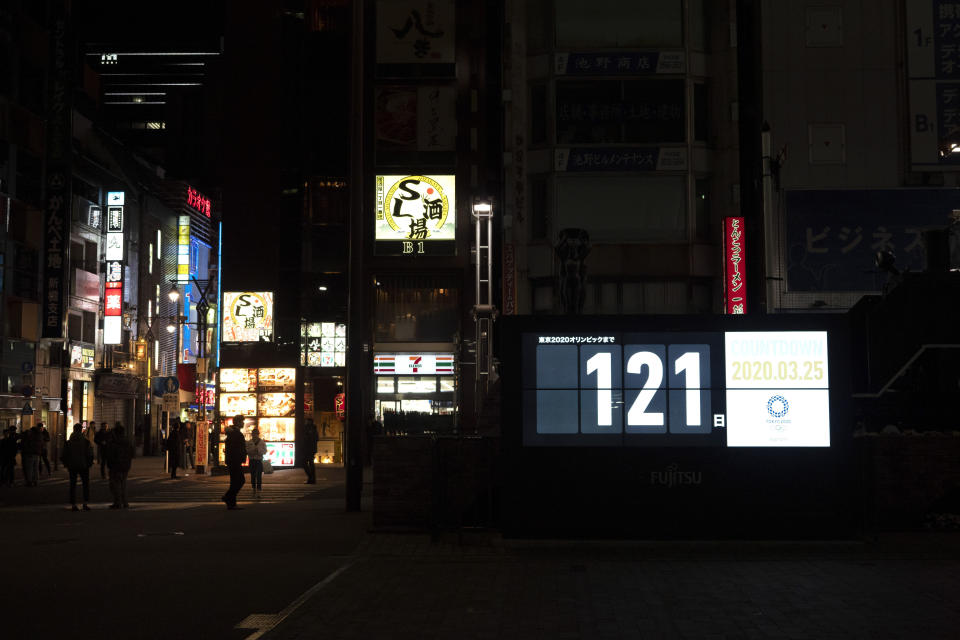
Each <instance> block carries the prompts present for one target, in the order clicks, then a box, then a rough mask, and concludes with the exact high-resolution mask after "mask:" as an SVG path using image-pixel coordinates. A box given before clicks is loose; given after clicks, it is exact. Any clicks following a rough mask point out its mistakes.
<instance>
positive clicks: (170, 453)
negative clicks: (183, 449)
mask: <svg viewBox="0 0 960 640" xmlns="http://www.w3.org/2000/svg"><path fill="white" fill-rule="evenodd" d="M180 444H181V442H180V422H179V421H178V420H177V419H176V418H174V419H173V421H172V422H171V423H170V432H169V433H168V434H167V468H168V469H169V470H170V479H171V480H176V479H177V467H179V466H180Z"/></svg>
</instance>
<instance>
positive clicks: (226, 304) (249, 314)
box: [223, 291, 273, 342]
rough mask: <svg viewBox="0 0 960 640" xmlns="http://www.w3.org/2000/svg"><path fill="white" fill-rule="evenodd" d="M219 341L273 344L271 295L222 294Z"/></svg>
mask: <svg viewBox="0 0 960 640" xmlns="http://www.w3.org/2000/svg"><path fill="white" fill-rule="evenodd" d="M223 342H273V292H272V291H225V292H224V293H223Z"/></svg>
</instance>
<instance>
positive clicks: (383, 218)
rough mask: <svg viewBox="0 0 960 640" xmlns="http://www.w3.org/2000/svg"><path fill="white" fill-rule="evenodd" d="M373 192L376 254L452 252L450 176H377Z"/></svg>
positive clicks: (453, 224)
mask: <svg viewBox="0 0 960 640" xmlns="http://www.w3.org/2000/svg"><path fill="white" fill-rule="evenodd" d="M376 190H377V192H376V215H377V219H376V225H375V229H376V235H375V240H376V249H377V253H380V254H401V255H402V254H411V255H417V254H434V255H438V254H440V255H452V254H453V253H454V252H455V246H454V241H455V239H456V219H457V216H456V204H457V200H456V180H455V177H454V176H452V175H435V176H421V175H381V176H377V179H376Z"/></svg>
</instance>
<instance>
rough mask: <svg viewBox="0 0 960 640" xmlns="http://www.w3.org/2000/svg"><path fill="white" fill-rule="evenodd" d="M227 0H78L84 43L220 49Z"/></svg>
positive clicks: (75, 14)
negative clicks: (154, 0) (153, 0)
mask: <svg viewBox="0 0 960 640" xmlns="http://www.w3.org/2000/svg"><path fill="white" fill-rule="evenodd" d="M223 13H224V3H223V0H199V1H194V2H190V1H187V0H162V1H161V2H139V1H131V0H74V2H73V17H74V20H75V24H76V27H77V32H78V36H79V38H80V40H81V41H82V42H91V43H93V42H112V43H118V44H119V43H123V44H127V45H130V46H135V45H140V46H143V47H145V48H147V49H155V47H156V45H159V44H170V45H179V46H183V45H194V46H199V45H205V46H207V47H213V49H208V50H214V51H215V50H217V48H219V41H220V36H221V35H222V33H223Z"/></svg>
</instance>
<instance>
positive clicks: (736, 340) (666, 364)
mask: <svg viewBox="0 0 960 640" xmlns="http://www.w3.org/2000/svg"><path fill="white" fill-rule="evenodd" d="M522 349H523V356H524V357H523V362H524V363H525V366H524V369H523V434H524V438H523V442H524V444H525V445H527V446H596V445H601V446H639V447H643V446H714V447H829V446H830V397H829V396H830V391H829V390H830V383H829V373H828V371H829V358H828V339H827V332H826V331H716V332H635V333H633V332H604V333H596V332H588V333H552V332H551V333H525V334H523V336H522Z"/></svg>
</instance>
